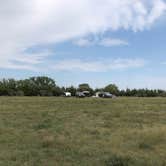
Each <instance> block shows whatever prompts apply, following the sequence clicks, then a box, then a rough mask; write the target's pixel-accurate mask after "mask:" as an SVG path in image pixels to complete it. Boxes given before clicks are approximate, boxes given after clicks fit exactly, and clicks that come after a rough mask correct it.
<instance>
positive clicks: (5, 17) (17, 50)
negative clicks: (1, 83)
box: [0, 0, 166, 68]
mask: <svg viewBox="0 0 166 166" xmlns="http://www.w3.org/2000/svg"><path fill="white" fill-rule="evenodd" d="M165 10H166V4H165V3H164V0H151V1H148V0H91V1H89V0H68V1H66V0H47V1H46V0H28V1H23V0H12V1H11V0H5V1H1V5H0V27H1V29H0V68H2V67H5V66H8V67H10V66H11V67H13V66H14V65H16V64H14V62H12V61H13V60H15V59H16V60H17V56H18V55H21V56H20V59H21V58H22V59H23V60H24V62H25V61H27V62H29V63H30V61H31V60H30V61H29V60H28V56H26V55H25V50H26V49H27V48H30V47H31V46H34V45H40V44H48V43H58V42H63V41H66V40H73V39H74V38H78V37H84V36H87V35H88V34H93V35H97V34H99V33H104V32H105V31H109V30H112V31H116V30H119V29H125V30H133V31H139V30H144V29H146V28H149V27H150V26H151V25H152V24H154V23H155V22H156V20H157V19H158V18H160V16H161V15H163V13H164V12H165ZM119 42H120V41H119ZM108 43H112V44H113V43H114V44H115V43H116V44H117V43H118V41H110V42H108ZM80 44H82V45H87V44H89V43H86V41H82V42H81V43H80ZM5 64H6V65H5ZM29 65H30V64H29ZM31 65H34V61H32V64H31ZM18 67H19V68H21V66H18ZM22 67H23V66H22ZM23 68H24V67H23Z"/></svg>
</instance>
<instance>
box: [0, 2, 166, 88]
mask: <svg viewBox="0 0 166 166" xmlns="http://www.w3.org/2000/svg"><path fill="white" fill-rule="evenodd" d="M9 2H10V3H9ZM12 2H13V3H11V1H9V0H6V1H5V2H2V4H1V7H0V11H1V12H0V20H1V21H0V26H1V29H0V36H1V39H0V43H1V45H0V71H1V72H0V77H1V78H4V77H5V78H16V79H20V78H27V77H30V76H38V75H46V76H50V77H52V78H54V79H55V80H56V82H57V84H58V85H61V86H68V85H78V84H79V83H89V84H90V85H91V86H93V87H102V86H105V85H107V84H109V83H115V84H117V85H118V86H119V87H120V88H121V89H124V88H127V87H129V88H153V89H154V88H160V89H166V56H165V55H166V47H165V43H166V31H165V30H166V2H165V1H164V0H152V1H148V0H134V2H133V0H124V1H120V0H116V1H115V0H92V1H90V2H89V1H88V0H77V1H76V0H69V1H68V2H66V1H65V0H61V1H60V0H57V1H54V0H47V1H39V0H29V1H28V2H23V1H21V0H13V1H12Z"/></svg>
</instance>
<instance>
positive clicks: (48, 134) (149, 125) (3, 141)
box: [0, 97, 166, 166]
mask: <svg viewBox="0 0 166 166" xmlns="http://www.w3.org/2000/svg"><path fill="white" fill-rule="evenodd" d="M0 166H166V98H117V99H97V98H94V99H93V98H86V99H76V98H55V97H50V98H47V97H0Z"/></svg>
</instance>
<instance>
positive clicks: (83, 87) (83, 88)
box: [78, 83, 94, 95]
mask: <svg viewBox="0 0 166 166" xmlns="http://www.w3.org/2000/svg"><path fill="white" fill-rule="evenodd" d="M78 90H79V91H80V92H83V91H89V92H90V95H93V93H94V91H93V89H92V88H91V87H90V86H89V84H87V83H83V84H80V85H79V86H78Z"/></svg>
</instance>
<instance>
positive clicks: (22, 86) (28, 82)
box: [0, 76, 166, 97]
mask: <svg viewBox="0 0 166 166" xmlns="http://www.w3.org/2000/svg"><path fill="white" fill-rule="evenodd" d="M77 91H80V92H82V91H89V92H90V94H91V95H94V94H95V93H96V92H101V91H104V92H109V93H111V94H113V95H116V96H135V97H159V96H161V97H166V91H164V90H160V89H155V90H152V89H128V88H127V89H125V90H120V89H119V88H118V87H117V86H116V85H115V84H109V85H107V86H106V87H103V88H96V89H93V88H92V87H90V86H89V85H88V84H87V83H83V84H80V85H79V86H78V87H74V86H69V87H59V86H58V85H57V84H56V82H55V81H54V80H53V79H52V78H49V77H45V76H39V77H30V78H28V79H22V80H15V79H2V80H0V96H62V95H63V94H64V92H70V93H71V95H72V96H75V94H76V92H77Z"/></svg>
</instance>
